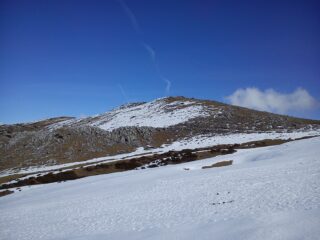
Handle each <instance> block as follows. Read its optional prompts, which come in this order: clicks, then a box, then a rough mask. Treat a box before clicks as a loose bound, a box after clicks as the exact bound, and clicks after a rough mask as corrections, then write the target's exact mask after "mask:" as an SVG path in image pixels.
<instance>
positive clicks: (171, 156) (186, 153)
mask: <svg viewBox="0 0 320 240" xmlns="http://www.w3.org/2000/svg"><path fill="white" fill-rule="evenodd" d="M305 138H310V137H304V138H300V139H305ZM300 139H297V140H300ZM289 141H293V140H292V139H288V140H278V139H275V140H271V139H266V140H262V141H253V142H248V143H243V144H231V145H218V146H213V147H208V148H197V149H193V150H190V149H185V150H182V151H169V152H166V153H162V154H154V155H151V156H141V157H135V158H132V159H126V160H119V161H113V162H107V163H101V164H96V165H92V166H80V167H78V168H76V169H75V168H74V166H73V169H70V170H65V171H61V170H62V169H60V172H58V173H52V172H49V173H47V174H45V175H42V176H32V177H29V178H26V179H23V180H18V181H17V182H15V183H11V184H5V182H8V181H11V180H12V179H17V178H19V177H22V176H23V175H13V176H7V177H3V178H0V182H1V183H2V185H1V186H0V189H8V188H15V187H21V186H27V185H35V184H45V183H52V182H60V181H67V180H74V179H78V178H83V177H88V176H94V175H100V174H108V173H115V172H122V171H128V170H134V169H137V168H141V169H144V168H154V167H159V166H164V165H170V164H179V163H184V162H190V161H196V160H201V159H205V158H209V157H215V156H218V155H225V154H231V153H234V152H236V149H244V148H256V147H265V146H273V145H279V144H282V143H285V142H289ZM231 164H232V160H229V161H222V162H219V163H216V164H213V165H211V166H204V167H203V168H212V167H222V166H228V165H231Z"/></svg>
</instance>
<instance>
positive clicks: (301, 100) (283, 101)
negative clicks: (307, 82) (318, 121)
mask: <svg viewBox="0 0 320 240" xmlns="http://www.w3.org/2000/svg"><path fill="white" fill-rule="evenodd" d="M226 99H227V100H228V101H229V102H230V103H231V104H233V105H237V106H241V107H247V108H253V109H257V110H261V111H268V112H275V113H281V114H284V113H289V112H297V111H305V110H311V109H314V108H316V107H318V106H319V102H318V101H317V100H316V99H315V98H314V97H312V96H311V95H310V94H309V93H308V91H307V90H305V89H303V88H297V89H296V90H295V91H294V92H292V93H288V94H286V93H280V92H277V91H275V90H273V89H267V90H265V91H261V90H259V89H258V88H245V89H238V90H236V91H235V92H234V93H233V94H232V95H230V96H228V97H226Z"/></svg>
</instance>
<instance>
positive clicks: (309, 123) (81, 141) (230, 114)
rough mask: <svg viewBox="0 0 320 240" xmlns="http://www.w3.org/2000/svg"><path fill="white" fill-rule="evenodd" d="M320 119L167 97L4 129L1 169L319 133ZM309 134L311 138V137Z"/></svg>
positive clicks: (1, 132)
mask: <svg viewBox="0 0 320 240" xmlns="http://www.w3.org/2000/svg"><path fill="white" fill-rule="evenodd" d="M319 128H320V121H315V120H306V119H298V118H292V117H288V116H282V115H277V114H272V113H267V112H260V111H254V110H250V109H246V108H241V107H236V106H231V105H227V104H223V103H219V102H215V101H208V100H199V99H191V98H185V97H168V98H161V99H156V100H154V101H151V102H147V103H146V102H144V103H133V104H126V105H123V106H120V107H119V108H116V109H114V110H112V111H109V112H106V113H103V114H100V115H97V116H93V117H87V118H79V119H76V118H71V117H58V118H52V119H47V120H43V121H39V122H32V123H25V124H14V125H1V126H0V156H1V158H0V163H1V164H0V171H4V170H8V169H17V170H21V169H23V168H28V167H39V166H48V165H49V166H50V165H51V166H52V165H57V164H65V163H72V162H79V161H86V160H90V159H93V158H97V157H105V156H108V155H115V154H120V153H129V152H134V151H135V150H136V149H137V148H140V147H144V148H151V147H153V148H158V147H161V146H163V145H164V144H172V145H175V144H176V143H177V142H179V143H180V142H181V140H183V141H185V142H188V139H194V138H196V137H197V136H206V137H210V136H228V135H230V134H257V133H267V134H271V133H276V134H278V135H279V134H288V133H294V132H314V131H318V130H319ZM309 135H310V134H309Z"/></svg>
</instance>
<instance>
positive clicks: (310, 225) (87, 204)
mask: <svg viewBox="0 0 320 240" xmlns="http://www.w3.org/2000/svg"><path fill="white" fill-rule="evenodd" d="M319 146H320V137H317V138H312V139H305V140H299V141H294V142H289V143H286V144H282V145H278V146H272V147H264V148H255V149H245V150H239V151H238V152H236V153H234V154H232V155H225V156H219V157H216V158H209V159H205V160H201V161H195V162H189V163H185V164H179V165H170V166H165V167H160V168H154V169H146V170H134V171H128V172H122V173H114V174H108V175H100V176H95V177H89V178H84V179H79V180H74V181H68V182H64V183H53V184H47V185H38V186H32V187H24V188H22V191H21V192H16V193H14V194H12V195H8V196H5V197H1V198H0V212H1V214H0V229H1V234H0V239H14V240H20V239H21V240H22V239H96V240H100V239H103V240H104V239H210V240H211V239H254V240H256V239H319V235H320V228H319V226H320V159H319V156H320V148H319ZM223 160H233V161H234V162H233V163H234V164H233V165H232V166H227V167H221V168H210V169H202V168H201V167H202V166H207V165H211V164H212V163H214V162H219V161H223ZM185 168H188V169H190V170H184V169H185Z"/></svg>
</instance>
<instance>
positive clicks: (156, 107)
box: [48, 98, 221, 131]
mask: <svg viewBox="0 0 320 240" xmlns="http://www.w3.org/2000/svg"><path fill="white" fill-rule="evenodd" d="M210 110H211V114H213V111H214V109H210ZM216 112H217V114H219V113H221V111H220V110H219V108H216ZM208 115H209V114H208V112H207V108H206V107H205V106H204V105H203V104H201V103H199V102H197V101H193V100H191V99H185V98H181V99H180V98H176V99H170V98H160V99H156V100H154V101H151V102H143V103H132V104H126V105H123V106H121V107H119V108H116V109H114V110H112V111H109V112H106V113H103V114H100V115H97V116H94V117H90V118H84V119H71V120H67V121H64V122H59V123H55V124H52V125H51V126H49V127H48V128H49V129H56V128H59V127H62V126H70V125H76V124H80V125H81V124H86V125H90V126H95V127H99V128H101V129H103V130H106V131H112V130H114V129H117V128H120V127H133V126H134V127H154V128H165V127H169V126H174V125H177V124H179V123H184V122H187V121H188V120H190V119H193V118H196V117H205V116H208Z"/></svg>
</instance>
